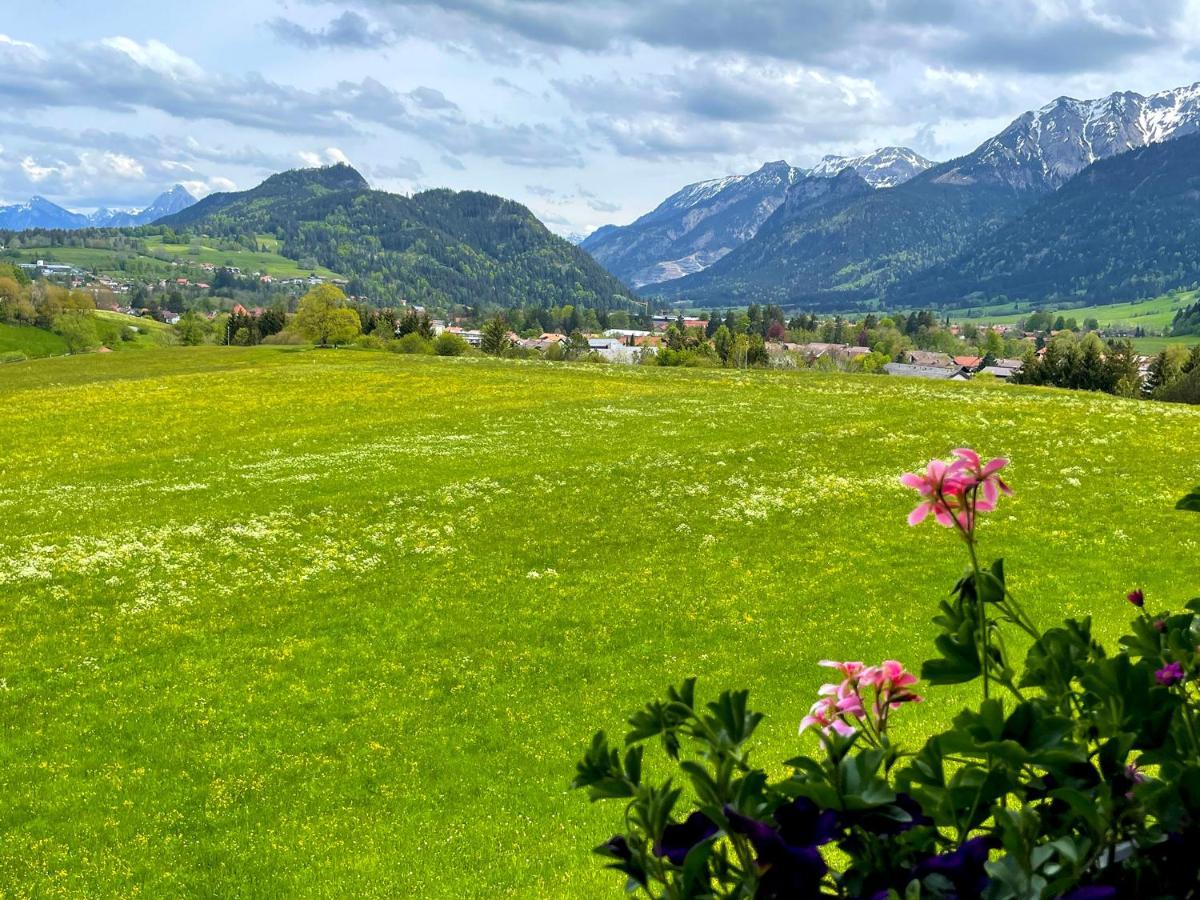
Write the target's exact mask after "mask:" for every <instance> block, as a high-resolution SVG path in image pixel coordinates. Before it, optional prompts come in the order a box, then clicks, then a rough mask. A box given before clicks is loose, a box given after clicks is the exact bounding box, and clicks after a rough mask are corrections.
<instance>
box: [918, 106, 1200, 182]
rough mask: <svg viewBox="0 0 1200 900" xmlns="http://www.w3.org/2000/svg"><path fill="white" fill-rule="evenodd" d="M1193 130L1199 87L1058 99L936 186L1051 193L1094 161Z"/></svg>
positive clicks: (1198, 115)
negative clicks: (987, 184)
mask: <svg viewBox="0 0 1200 900" xmlns="http://www.w3.org/2000/svg"><path fill="white" fill-rule="evenodd" d="M1197 130H1200V83H1197V84H1193V85H1190V86H1188V87H1181V88H1174V89H1172V90H1167V91H1160V92H1158V93H1156V94H1150V95H1149V96H1143V95H1142V94H1137V93H1134V92H1132V91H1119V92H1116V93H1113V94H1109V95H1108V96H1107V97H1101V98H1099V99H1096V100H1076V99H1074V98H1073V97H1059V98H1058V99H1057V100H1054V101H1052V102H1050V103H1047V104H1046V105H1045V106H1043V107H1041V108H1040V109H1036V110H1030V111H1029V112H1026V113H1024V114H1022V115H1021V116H1018V117H1017V118H1016V119H1015V120H1014V121H1013V123H1012V124H1011V125H1009V126H1008V127H1007V128H1005V129H1004V130H1003V131H1002V132H1000V133H999V134H998V135H996V136H995V137H992V138H989V139H988V140H986V141H984V142H983V144H981V145H980V146H979V147H978V148H977V149H976V150H975V151H974V152H973V153H970V154H969V155H967V156H964V157H963V158H962V159H959V160H955V161H953V162H951V163H947V164H946V166H945V167H944V171H941V172H939V173H938V174H937V176H936V178H935V180H937V181H940V182H950V183H971V182H974V181H992V182H997V181H998V182H1000V183H1003V184H1006V185H1008V186H1009V187H1012V188H1016V189H1018V190H1034V191H1047V190H1056V189H1057V188H1059V187H1061V186H1062V185H1063V184H1064V183H1065V182H1066V181H1067V180H1068V179H1070V178H1071V177H1072V176H1074V175H1075V174H1077V173H1078V172H1080V171H1082V170H1083V169H1085V168H1086V167H1087V166H1089V165H1091V164H1092V163H1094V162H1096V160H1099V159H1105V158H1107V157H1109V156H1113V155H1115V154H1117V153H1123V152H1125V151H1126V150H1132V149H1134V148H1136V147H1145V146H1146V145H1148V144H1155V143H1159V142H1161V141H1165V140H1170V139H1171V138H1174V137H1180V136H1182V135H1185V134H1192V133H1194V132H1196V131H1197Z"/></svg>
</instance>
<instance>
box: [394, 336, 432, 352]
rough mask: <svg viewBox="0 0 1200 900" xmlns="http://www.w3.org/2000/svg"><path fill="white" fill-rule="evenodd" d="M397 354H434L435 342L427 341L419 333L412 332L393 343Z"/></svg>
mask: <svg viewBox="0 0 1200 900" xmlns="http://www.w3.org/2000/svg"><path fill="white" fill-rule="evenodd" d="M391 344H392V349H393V350H394V351H396V352H397V353H423V354H424V353H432V352H433V341H430V340H426V339H425V338H423V337H422V336H421V333H420V332H418V331H410V332H409V333H408V334H406V335H404V336H403V337H402V338H400V339H399V340H395V341H392V342H391Z"/></svg>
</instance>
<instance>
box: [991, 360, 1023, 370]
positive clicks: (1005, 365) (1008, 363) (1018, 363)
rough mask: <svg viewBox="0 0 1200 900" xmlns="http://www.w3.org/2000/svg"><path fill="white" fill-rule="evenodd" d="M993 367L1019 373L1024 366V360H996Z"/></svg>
mask: <svg viewBox="0 0 1200 900" xmlns="http://www.w3.org/2000/svg"><path fill="white" fill-rule="evenodd" d="M995 365H997V366H999V367H1000V368H1002V369H1012V370H1013V371H1016V372H1019V371H1021V367H1022V366H1024V365H1025V360H1023V359H998V360H996V362H995Z"/></svg>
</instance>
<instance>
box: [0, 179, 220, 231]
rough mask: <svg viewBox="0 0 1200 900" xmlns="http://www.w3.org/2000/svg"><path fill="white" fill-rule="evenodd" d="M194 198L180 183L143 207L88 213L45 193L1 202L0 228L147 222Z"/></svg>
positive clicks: (184, 206)
mask: <svg viewBox="0 0 1200 900" xmlns="http://www.w3.org/2000/svg"><path fill="white" fill-rule="evenodd" d="M195 202H196V198H195V197H193V196H192V195H191V194H190V193H189V192H188V190H187V188H185V187H184V186H183V185H181V184H177V185H175V186H174V187H172V188H171V189H170V190H168V191H164V192H163V193H162V194H159V195H158V197H157V198H155V200H154V202H153V203H151V204H150V205H149V206H147V207H145V208H144V209H140V210H138V209H109V208H107V207H101V208H100V209H98V210H96V211H95V212H93V213H89V214H87V215H85V214H83V213H77V212H71V210H69V209H66V208H64V207H62V206H59V205H58V204H57V203H51V202H50V201H49V200H47V199H46V198H45V197H33V198H32V199H30V200H29V201H27V202H26V203H18V204H14V205H12V206H0V229H3V230H6V231H25V230H27V229H31V228H46V229H64V230H74V229H78V228H124V227H128V226H131V225H149V224H150V223H151V222H155V221H157V220H158V219H161V218H162V217H163V216H169V215H171V214H172V213H177V212H179V211H180V210H182V209H187V207H189V206H191V205H192V204H193V203H195Z"/></svg>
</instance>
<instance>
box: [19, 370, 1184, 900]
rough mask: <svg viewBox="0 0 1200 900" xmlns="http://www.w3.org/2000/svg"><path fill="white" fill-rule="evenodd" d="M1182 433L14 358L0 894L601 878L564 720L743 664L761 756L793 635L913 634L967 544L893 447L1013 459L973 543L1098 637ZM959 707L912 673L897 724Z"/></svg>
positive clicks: (1104, 419)
mask: <svg viewBox="0 0 1200 900" xmlns="http://www.w3.org/2000/svg"><path fill="white" fill-rule="evenodd" d="M1198 431H1200V409H1196V408H1192V407H1185V406H1166V405H1159V404H1155V403H1150V402H1134V401H1123V400H1117V399H1114V398H1111V397H1106V396H1100V395H1092V394H1086V393H1081V392H1074V393H1064V392H1055V391H1049V390H1043V389H1035V388H1016V387H1013V386H1005V385H985V384H978V383H968V384H963V385H958V384H947V383H931V382H919V381H911V380H906V379H899V378H891V379H889V378H884V377H877V378H876V377H867V376H834V375H822V374H819V373H815V372H809V373H793V374H779V373H769V372H759V373H753V372H731V371H701V370H680V369H659V368H647V367H619V368H618V367H601V366H589V365H578V366H571V365H557V366H556V365H552V364H542V363H517V362H506V361H497V360H489V359H465V358H464V359H440V358H434V357H405V356H398V355H394V354H385V353H366V352H351V351H299V350H293V349H290V348H289V349H273V348H256V349H248V350H240V349H232V348H231V349H225V348H216V347H206V348H196V349H183V348H180V349H171V350H164V351H153V350H149V351H146V352H143V353H123V354H122V353H114V354H108V355H103V356H101V355H87V356H79V357H72V358H65V359H54V360H42V361H38V362H29V363H18V364H14V365H10V366H6V367H4V368H3V369H2V370H0V446H3V447H4V448H5V453H4V455H3V457H0V460H2V461H0V506H2V511H3V517H4V522H5V528H4V530H3V532H2V533H0V603H2V604H3V606H4V609H5V610H6V615H4V616H3V617H0V703H2V704H3V706H2V709H3V713H2V716H3V718H2V728H3V740H0V772H3V773H4V775H3V788H4V793H5V803H4V812H3V828H0V895H4V896H16V897H33V896H57V895H69V896H88V897H100V896H128V895H133V894H141V895H144V896H154V897H163V896H213V897H216V896H243V897H277V896H338V897H372V896H373V897H396V896H401V897H422V898H440V897H446V898H463V897H529V898H548V897H555V898H557V897H562V898H580V897H608V896H617V894H618V893H619V888H615V885H614V882H613V878H612V877H611V873H608V872H604V871H603V870H602V869H601V868H600V865H599V863H598V862H597V861H596V860H595V859H594V858H593V857H592V856H591V854H590V853H589V852H588V848H590V847H592V846H594V845H596V844H597V843H599V842H601V841H602V840H604V839H605V838H607V837H608V835H609V834H610V833H611V832H612V830H613V828H614V820H613V817H612V813H611V811H609V810H607V809H601V808H594V807H590V806H589V805H588V804H587V803H586V802H585V801H584V799H583V798H582V797H580V796H578V795H577V794H574V793H571V792H568V790H567V783H568V781H569V779H570V778H571V776H572V766H573V762H574V760H575V758H576V757H577V756H578V754H579V753H580V752H581V751H582V750H583V748H584V746H585V745H586V744H587V742H588V740H589V739H590V737H591V735H592V733H593V732H594V730H595V729H596V728H598V727H601V726H603V727H607V728H612V729H615V730H617V731H619V730H620V723H621V722H622V720H623V718H624V716H625V715H626V714H627V713H628V712H629V711H630V710H632V709H634V708H636V707H638V706H640V705H641V703H642V701H643V700H645V699H646V698H648V697H651V696H657V695H659V694H660V693H661V691H662V689H663V688H664V687H665V685H667V684H669V683H675V682H678V681H679V680H680V679H681V678H682V677H684V676H686V675H688V674H696V675H699V676H700V677H701V679H702V686H703V687H704V688H706V689H715V688H716V687H717V686H718V685H745V686H747V687H749V688H750V689H751V690H752V691H753V697H752V699H753V700H754V701H755V704H756V706H757V707H758V708H762V709H766V710H770V711H772V715H771V717H770V718H768V719H767V720H766V721H765V722H764V723H763V725H762V726H761V727H760V729H759V735H760V737H761V740H759V742H758V748H759V749H757V750H756V753H757V754H761V757H760V758H761V759H784V758H787V757H788V756H790V755H793V754H794V753H795V752H797V751H798V750H799V748H800V747H801V739H800V738H797V735H796V728H797V723H798V722H799V720H800V718H801V716H802V715H804V713H805V711H806V710H807V707H808V705H809V702H810V698H811V696H812V695H813V693H814V691H815V689H816V687H817V685H818V684H819V683H820V681H821V680H823V679H822V673H821V670H819V669H818V668H817V667H816V665H815V663H816V661H817V660H818V659H821V658H823V657H831V656H836V657H845V658H863V659H880V658H886V657H891V656H896V657H898V658H899V659H901V660H903V661H905V662H908V663H909V664H912V665H915V664H916V663H918V662H919V661H920V660H921V659H922V658H924V656H925V655H926V653H927V650H928V648H927V647H926V646H924V644H923V643H922V642H924V641H926V640H927V636H928V635H929V634H930V631H929V629H928V627H927V626H926V623H927V622H928V620H929V618H930V617H931V616H932V615H933V614H934V611H935V607H936V604H937V602H938V601H939V600H940V599H942V598H943V597H944V596H945V594H946V591H947V589H948V587H949V585H950V584H952V583H953V580H954V579H955V578H956V577H957V576H958V574H959V571H960V570H959V566H960V562H959V560H958V559H957V558H948V556H947V544H946V542H945V540H937V539H934V537H933V535H931V534H928V533H924V532H919V531H916V530H913V529H909V528H908V527H907V526H906V525H905V524H904V519H905V516H906V514H907V513H908V511H909V509H910V508H911V504H912V498H911V497H910V496H909V494H910V493H911V492H909V491H908V490H906V489H904V488H902V487H900V485H899V484H898V483H897V475H898V474H899V473H900V472H902V471H905V470H908V469H912V468H913V467H914V466H917V465H919V464H922V463H924V462H925V461H926V460H927V459H929V457H930V456H932V455H935V454H937V455H941V454H944V453H947V452H948V451H949V450H950V448H953V447H957V446H961V445H964V444H968V445H974V446H976V447H978V448H979V450H981V451H982V452H984V453H985V454H987V455H995V454H1005V455H1009V456H1011V457H1012V460H1013V462H1012V466H1011V470H1010V471H1011V478H1010V481H1011V483H1012V485H1013V487H1014V489H1015V491H1016V495H1015V497H1013V498H1012V500H1011V502H1010V503H1006V506H1005V513H1004V514H1003V515H996V516H994V517H991V518H989V519H988V520H987V521H986V522H984V523H983V525H982V526H981V540H982V542H983V544H984V547H985V552H987V553H988V554H989V555H991V554H994V553H999V552H1003V553H1004V555H1005V557H1006V571H1007V573H1008V582H1009V584H1010V586H1011V587H1012V589H1013V590H1014V591H1015V592H1019V593H1020V595H1021V597H1022V598H1023V600H1024V602H1025V603H1026V605H1027V606H1033V607H1034V608H1033V610H1032V612H1033V614H1034V615H1035V617H1038V618H1040V619H1042V621H1047V622H1048V621H1051V620H1053V621H1059V620H1061V619H1062V618H1063V617H1064V616H1082V615H1085V614H1090V615H1093V616H1095V618H1096V633H1097V636H1098V637H1099V638H1100V639H1102V640H1110V639H1111V638H1112V637H1113V636H1114V635H1115V634H1116V633H1117V630H1118V629H1119V628H1122V627H1123V626H1124V625H1125V623H1126V622H1127V620H1128V618H1129V609H1128V604H1127V603H1126V601H1125V600H1124V597H1123V592H1124V590H1126V589H1128V588H1131V587H1134V586H1141V587H1144V588H1145V590H1146V593H1147V595H1148V596H1153V597H1155V598H1156V602H1158V601H1157V598H1159V597H1162V598H1171V600H1170V601H1164V602H1173V601H1175V600H1180V601H1181V600H1182V599H1184V598H1186V597H1188V596H1192V595H1193V594H1194V593H1195V587H1196V583H1195V582H1196V577H1195V576H1196V558H1195V540H1196V538H1195V534H1194V533H1192V534H1190V535H1188V536H1186V537H1185V536H1184V533H1183V532H1181V531H1180V528H1181V527H1185V526H1187V525H1188V524H1190V523H1182V525H1181V523H1180V521H1179V518H1178V516H1179V514H1177V513H1174V512H1173V511H1172V509H1171V507H1172V506H1173V504H1174V502H1175V500H1176V499H1177V498H1178V496H1179V495H1180V494H1181V492H1182V491H1184V490H1186V488H1187V487H1189V486H1191V485H1192V484H1195V483H1196V480H1197V460H1196V456H1195V454H1194V452H1192V448H1193V446H1194V443H1195V436H1196V434H1197V433H1198ZM938 537H940V538H944V537H945V536H944V535H939V536H938ZM1180 573H1182V575H1183V578H1182V581H1180V579H1179V575H1180ZM1106 597H1108V598H1111V601H1106V600H1105V599H1104V598H1106ZM1038 598H1041V599H1040V600H1039V599H1038ZM975 692H976V688H975V687H971V689H970V690H969V691H967V692H956V691H955V690H954V689H947V688H933V689H928V690H926V689H922V693H924V694H926V695H927V700H926V702H925V703H924V704H923V705H922V707H921V708H920V715H918V716H911V717H905V718H904V719H903V720H901V722H900V724H901V725H904V726H906V727H908V728H910V729H912V728H920V729H921V730H922V731H926V730H931V729H933V728H934V727H935V726H939V725H945V724H946V723H948V721H949V720H950V718H951V717H952V716H953V715H954V714H955V712H956V711H957V703H958V701H959V700H961V699H963V698H964V697H966V696H968V695H969V696H971V697H974V696H975ZM900 736H901V737H902V738H903V737H904V736H905V735H904V734H903V733H901V735H900ZM908 736H909V737H915V734H913V733H911V732H910V733H909V735H908ZM808 746H810V745H808ZM614 890H615V891H616V893H614Z"/></svg>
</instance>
